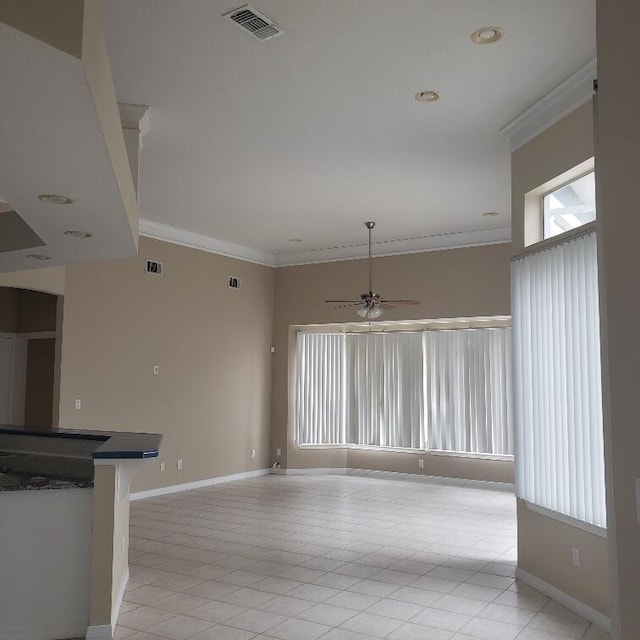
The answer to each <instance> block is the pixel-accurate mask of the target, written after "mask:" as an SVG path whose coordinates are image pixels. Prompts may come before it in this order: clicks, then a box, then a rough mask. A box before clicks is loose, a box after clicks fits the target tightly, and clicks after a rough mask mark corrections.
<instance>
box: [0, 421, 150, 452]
mask: <svg viewBox="0 0 640 640" xmlns="http://www.w3.org/2000/svg"><path fill="white" fill-rule="evenodd" d="M4 436H6V437H4ZM3 437H4V442H3ZM161 440H162V436H161V435H160V434H158V433H131V432H127V431H92V430H89V429H86V430H84V429H60V428H55V427H54V428H39V427H23V426H18V425H0V450H7V451H22V452H25V453H35V454H38V453H42V454H47V455H53V456H60V457H75V458H93V459H94V460H105V459H106V460H108V459H144V458H157V457H158V450H159V448H160V442H161ZM94 445H95V446H94Z"/></svg>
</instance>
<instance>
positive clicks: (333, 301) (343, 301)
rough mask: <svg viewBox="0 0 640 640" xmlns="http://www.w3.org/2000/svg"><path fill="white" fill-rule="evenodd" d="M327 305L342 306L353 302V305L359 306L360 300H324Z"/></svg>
mask: <svg viewBox="0 0 640 640" xmlns="http://www.w3.org/2000/svg"><path fill="white" fill-rule="evenodd" d="M325 302H327V303H328V304H342V303H347V302H353V303H354V304H361V303H362V300H325Z"/></svg>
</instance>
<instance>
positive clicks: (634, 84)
mask: <svg viewBox="0 0 640 640" xmlns="http://www.w3.org/2000/svg"><path fill="white" fill-rule="evenodd" d="M597 20H598V85H599V92H598V117H597V123H598V140H597V150H596V167H597V174H596V188H597V196H598V212H599V213H598V235H599V241H600V244H599V256H600V278H601V279H600V290H601V296H602V303H601V309H602V337H603V349H604V351H603V355H604V360H603V362H604V371H603V377H604V380H603V382H604V384H603V388H604V400H605V463H606V470H607V485H608V486H607V511H608V526H609V538H610V541H611V566H612V578H613V589H614V594H615V598H614V602H616V606H615V608H614V616H613V621H614V632H615V633H614V637H615V638H616V640H636V639H637V638H640V606H639V601H640V598H639V597H638V580H639V579H640V525H639V524H638V518H639V517H640V514H639V513H638V509H637V507H636V500H638V499H639V498H640V496H639V495H638V494H640V486H637V484H636V483H638V482H639V480H638V478H640V429H639V428H638V384H637V380H638V370H639V369H640V343H639V342H638V317H639V316H640V296H638V276H639V274H640V253H639V252H638V237H640V217H639V216H638V151H639V149H640V115H639V114H640V40H638V32H639V31H640V11H639V9H638V2H637V0H619V1H618V2H614V3H612V2H605V1H603V0H597ZM634 485H635V486H634ZM636 487H637V488H636Z"/></svg>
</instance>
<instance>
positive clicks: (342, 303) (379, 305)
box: [326, 222, 420, 320]
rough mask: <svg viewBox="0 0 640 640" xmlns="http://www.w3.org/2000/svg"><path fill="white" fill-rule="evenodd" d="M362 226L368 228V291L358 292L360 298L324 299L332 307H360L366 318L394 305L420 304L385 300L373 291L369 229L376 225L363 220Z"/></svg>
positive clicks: (361, 315) (371, 318)
mask: <svg viewBox="0 0 640 640" xmlns="http://www.w3.org/2000/svg"><path fill="white" fill-rule="evenodd" d="M364 226H365V227H367V229H368V230H369V291H367V292H365V293H361V294H360V300H326V302H328V303H329V304H332V305H334V309H344V308H345V307H360V308H359V309H358V310H357V311H356V313H357V314H358V315H359V316H360V317H361V318H365V319H366V320H374V319H375V318H379V317H380V316H381V315H382V313H383V311H384V310H385V309H393V308H394V307H395V306H396V305H402V304H420V303H419V302H418V301H417V300H386V299H385V298H383V297H382V296H381V295H380V294H379V293H374V292H373V278H372V270H371V268H372V261H371V230H372V229H373V227H375V226H376V223H375V222H365V223H364Z"/></svg>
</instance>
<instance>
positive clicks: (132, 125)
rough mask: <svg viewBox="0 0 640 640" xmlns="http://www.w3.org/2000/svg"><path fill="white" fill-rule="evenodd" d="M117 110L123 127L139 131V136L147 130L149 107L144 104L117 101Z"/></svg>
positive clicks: (148, 125)
mask: <svg viewBox="0 0 640 640" xmlns="http://www.w3.org/2000/svg"><path fill="white" fill-rule="evenodd" d="M118 111H120V123H121V124H122V128H123V129H133V130H134V131H139V132H140V135H141V136H144V135H145V134H146V133H147V132H148V131H149V127H150V123H149V107H148V106H147V105H146V104H130V103H128V102H118Z"/></svg>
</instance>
